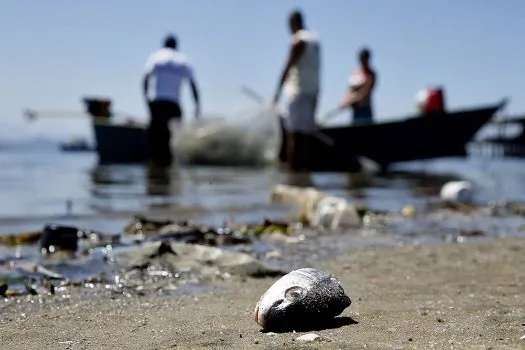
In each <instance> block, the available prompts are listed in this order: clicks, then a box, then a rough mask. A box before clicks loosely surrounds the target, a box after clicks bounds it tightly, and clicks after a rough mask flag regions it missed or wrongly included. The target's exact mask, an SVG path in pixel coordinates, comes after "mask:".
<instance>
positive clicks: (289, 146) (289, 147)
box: [286, 132, 295, 170]
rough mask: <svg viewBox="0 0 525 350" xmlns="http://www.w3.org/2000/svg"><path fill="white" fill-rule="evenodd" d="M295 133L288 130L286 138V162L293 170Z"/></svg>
mask: <svg viewBox="0 0 525 350" xmlns="http://www.w3.org/2000/svg"><path fill="white" fill-rule="evenodd" d="M294 153H295V133H293V132H289V133H288V137H287V138H286V163H287V165H288V168H289V169H290V170H293V167H294V165H295V159H294V155H295V154H294Z"/></svg>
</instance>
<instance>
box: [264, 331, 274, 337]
mask: <svg viewBox="0 0 525 350" xmlns="http://www.w3.org/2000/svg"><path fill="white" fill-rule="evenodd" d="M276 334H277V333H274V332H268V333H266V335H269V336H270V337H273V336H274V335H276Z"/></svg>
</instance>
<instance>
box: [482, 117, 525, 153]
mask: <svg viewBox="0 0 525 350" xmlns="http://www.w3.org/2000/svg"><path fill="white" fill-rule="evenodd" d="M491 126H494V127H495V129H496V135H493V136H488V137H484V138H481V139H480V140H479V141H477V142H476V145H477V146H481V147H488V148H489V149H492V150H493V151H496V152H493V153H496V154H502V155H504V156H512V157H525V116H519V117H507V118H505V119H501V120H498V121H495V122H494V123H492V125H491ZM513 127H514V128H513ZM515 127H517V128H515ZM509 129H511V130H512V129H514V130H516V129H517V133H515V135H509V132H508V131H509Z"/></svg>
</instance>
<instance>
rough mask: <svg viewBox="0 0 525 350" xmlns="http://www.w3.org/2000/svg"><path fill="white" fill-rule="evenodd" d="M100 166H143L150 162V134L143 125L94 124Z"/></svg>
mask: <svg viewBox="0 0 525 350" xmlns="http://www.w3.org/2000/svg"><path fill="white" fill-rule="evenodd" d="M93 131H94V134H95V140H96V143H97V154H98V161H99V164H101V165H105V164H142V163H146V162H147V161H148V138H147V136H148V134H147V129H146V128H145V127H144V126H142V125H121V124H109V123H94V124H93Z"/></svg>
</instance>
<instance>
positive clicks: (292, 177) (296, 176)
mask: <svg viewBox="0 0 525 350" xmlns="http://www.w3.org/2000/svg"><path fill="white" fill-rule="evenodd" d="M282 178H283V181H282V183H283V184H284V185H289V186H297V187H314V182H313V180H312V175H311V174H310V173H309V172H292V171H286V172H284V173H283V177H282Z"/></svg>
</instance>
